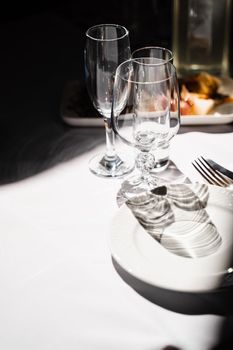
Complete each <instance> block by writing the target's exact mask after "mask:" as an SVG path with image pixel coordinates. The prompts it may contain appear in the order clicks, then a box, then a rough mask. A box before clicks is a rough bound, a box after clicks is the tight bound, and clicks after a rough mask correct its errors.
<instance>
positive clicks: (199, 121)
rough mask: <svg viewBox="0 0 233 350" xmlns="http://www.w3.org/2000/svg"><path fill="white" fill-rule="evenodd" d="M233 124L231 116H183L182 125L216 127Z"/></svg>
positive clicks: (232, 116) (232, 114) (232, 115)
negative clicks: (217, 125) (215, 125)
mask: <svg viewBox="0 0 233 350" xmlns="http://www.w3.org/2000/svg"><path fill="white" fill-rule="evenodd" d="M232 122H233V113H231V114H218V113H216V114H209V115H186V116H181V125H214V124H230V123H232Z"/></svg>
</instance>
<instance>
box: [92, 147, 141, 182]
mask: <svg viewBox="0 0 233 350" xmlns="http://www.w3.org/2000/svg"><path fill="white" fill-rule="evenodd" d="M134 167H135V159H133V157H132V158H130V157H128V156H126V155H125V154H121V153H120V154H119V155H117V158H114V159H112V160H109V159H106V158H105V156H104V155H103V154H102V153H101V154H97V155H95V156H94V157H93V158H92V159H91V160H90V161H89V169H90V171H91V172H92V173H93V174H95V175H97V176H100V177H106V178H116V177H122V176H124V175H126V174H128V173H130V172H131V171H132V170H133V169H134Z"/></svg>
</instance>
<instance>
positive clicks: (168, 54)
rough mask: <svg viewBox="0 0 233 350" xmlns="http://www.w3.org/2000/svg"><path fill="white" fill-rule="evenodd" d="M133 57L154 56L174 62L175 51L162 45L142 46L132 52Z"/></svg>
mask: <svg viewBox="0 0 233 350" xmlns="http://www.w3.org/2000/svg"><path fill="white" fill-rule="evenodd" d="M131 56H132V58H145V57H154V58H158V59H161V60H164V61H166V62H171V63H173V53H172V51H171V50H169V49H167V48H166V47H162V46H145V47H140V48H139V49H136V50H134V51H133V52H132V55H131Z"/></svg>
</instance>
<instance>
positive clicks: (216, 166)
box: [206, 159, 233, 180]
mask: <svg viewBox="0 0 233 350" xmlns="http://www.w3.org/2000/svg"><path fill="white" fill-rule="evenodd" d="M206 161H207V162H208V163H209V164H210V165H211V166H212V167H213V168H214V169H215V170H218V171H219V172H220V173H222V174H223V175H225V176H227V177H229V178H230V179H232V180H233V172H232V171H230V170H228V169H226V168H224V167H223V166H222V165H220V164H218V163H216V162H215V161H214V160H212V159H206Z"/></svg>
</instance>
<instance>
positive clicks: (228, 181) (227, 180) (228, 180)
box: [201, 157, 233, 185]
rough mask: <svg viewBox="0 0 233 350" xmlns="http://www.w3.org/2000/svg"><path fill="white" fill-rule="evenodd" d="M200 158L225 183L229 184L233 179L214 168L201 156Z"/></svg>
mask: <svg viewBox="0 0 233 350" xmlns="http://www.w3.org/2000/svg"><path fill="white" fill-rule="evenodd" d="M201 159H202V160H203V161H204V162H205V163H206V164H207V165H208V167H209V168H210V169H211V170H212V172H214V173H215V174H216V176H218V177H219V178H220V179H221V180H222V181H223V182H224V183H225V184H226V185H231V184H232V183H233V181H232V180H231V179H228V178H227V177H226V176H224V175H223V174H221V173H220V172H219V171H218V170H216V169H214V168H213V167H212V165H211V164H210V163H209V162H208V161H207V160H206V159H205V158H204V157H201Z"/></svg>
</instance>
